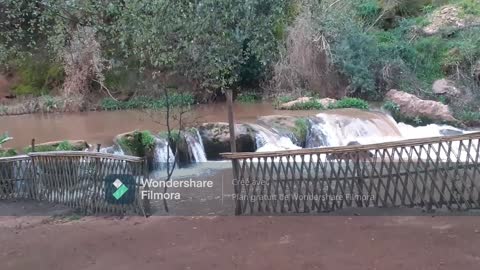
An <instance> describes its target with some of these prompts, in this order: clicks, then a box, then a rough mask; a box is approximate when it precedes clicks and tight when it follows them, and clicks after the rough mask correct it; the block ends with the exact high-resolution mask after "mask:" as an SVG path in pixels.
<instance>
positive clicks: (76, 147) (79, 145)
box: [35, 140, 90, 151]
mask: <svg viewBox="0 0 480 270" xmlns="http://www.w3.org/2000/svg"><path fill="white" fill-rule="evenodd" d="M66 141H67V142H69V143H70V144H71V145H72V146H73V151H85V150H86V149H88V148H90V145H89V144H88V143H87V142H86V141H83V140H66ZM63 142H65V141H54V142H46V143H39V144H35V147H36V148H52V149H54V148H58V146H59V145H60V144H61V143H63Z"/></svg>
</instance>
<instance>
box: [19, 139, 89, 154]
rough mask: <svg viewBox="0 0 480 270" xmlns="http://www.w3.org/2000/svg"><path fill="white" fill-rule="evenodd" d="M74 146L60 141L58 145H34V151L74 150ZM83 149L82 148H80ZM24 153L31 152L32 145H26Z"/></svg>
mask: <svg viewBox="0 0 480 270" xmlns="http://www.w3.org/2000/svg"><path fill="white" fill-rule="evenodd" d="M75 150H79V149H75V146H74V145H72V144H71V143H70V142H69V141H62V142H60V143H59V144H58V145H36V146H35V152H54V151H75ZM82 150H83V149H82ZM24 152H25V153H31V152H33V151H32V147H31V146H28V147H26V148H25V149H24Z"/></svg>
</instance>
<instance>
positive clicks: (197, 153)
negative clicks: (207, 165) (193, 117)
mask: <svg viewBox="0 0 480 270" xmlns="http://www.w3.org/2000/svg"><path fill="white" fill-rule="evenodd" d="M185 140H186V141H187V145H188V152H189V154H190V156H191V157H192V158H193V161H194V162H195V163H198V162H207V155H206V154H205V147H204V146H203V141H202V137H201V136H200V132H198V129H196V128H194V129H192V130H191V131H189V132H185Z"/></svg>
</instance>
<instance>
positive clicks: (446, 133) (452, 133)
mask: <svg viewBox="0 0 480 270" xmlns="http://www.w3.org/2000/svg"><path fill="white" fill-rule="evenodd" d="M440 134H442V135H443V136H455V135H462V134H463V131H461V130H459V129H451V128H444V129H441V130H440Z"/></svg>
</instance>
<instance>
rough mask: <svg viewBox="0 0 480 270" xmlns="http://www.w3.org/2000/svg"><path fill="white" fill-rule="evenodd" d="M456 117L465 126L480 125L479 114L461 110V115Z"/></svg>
mask: <svg viewBox="0 0 480 270" xmlns="http://www.w3.org/2000/svg"><path fill="white" fill-rule="evenodd" d="M456 117H457V119H458V120H460V121H462V122H463V123H464V124H465V125H467V126H474V125H478V124H480V112H476V111H470V110H463V111H462V112H461V113H459V114H458V115H456Z"/></svg>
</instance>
